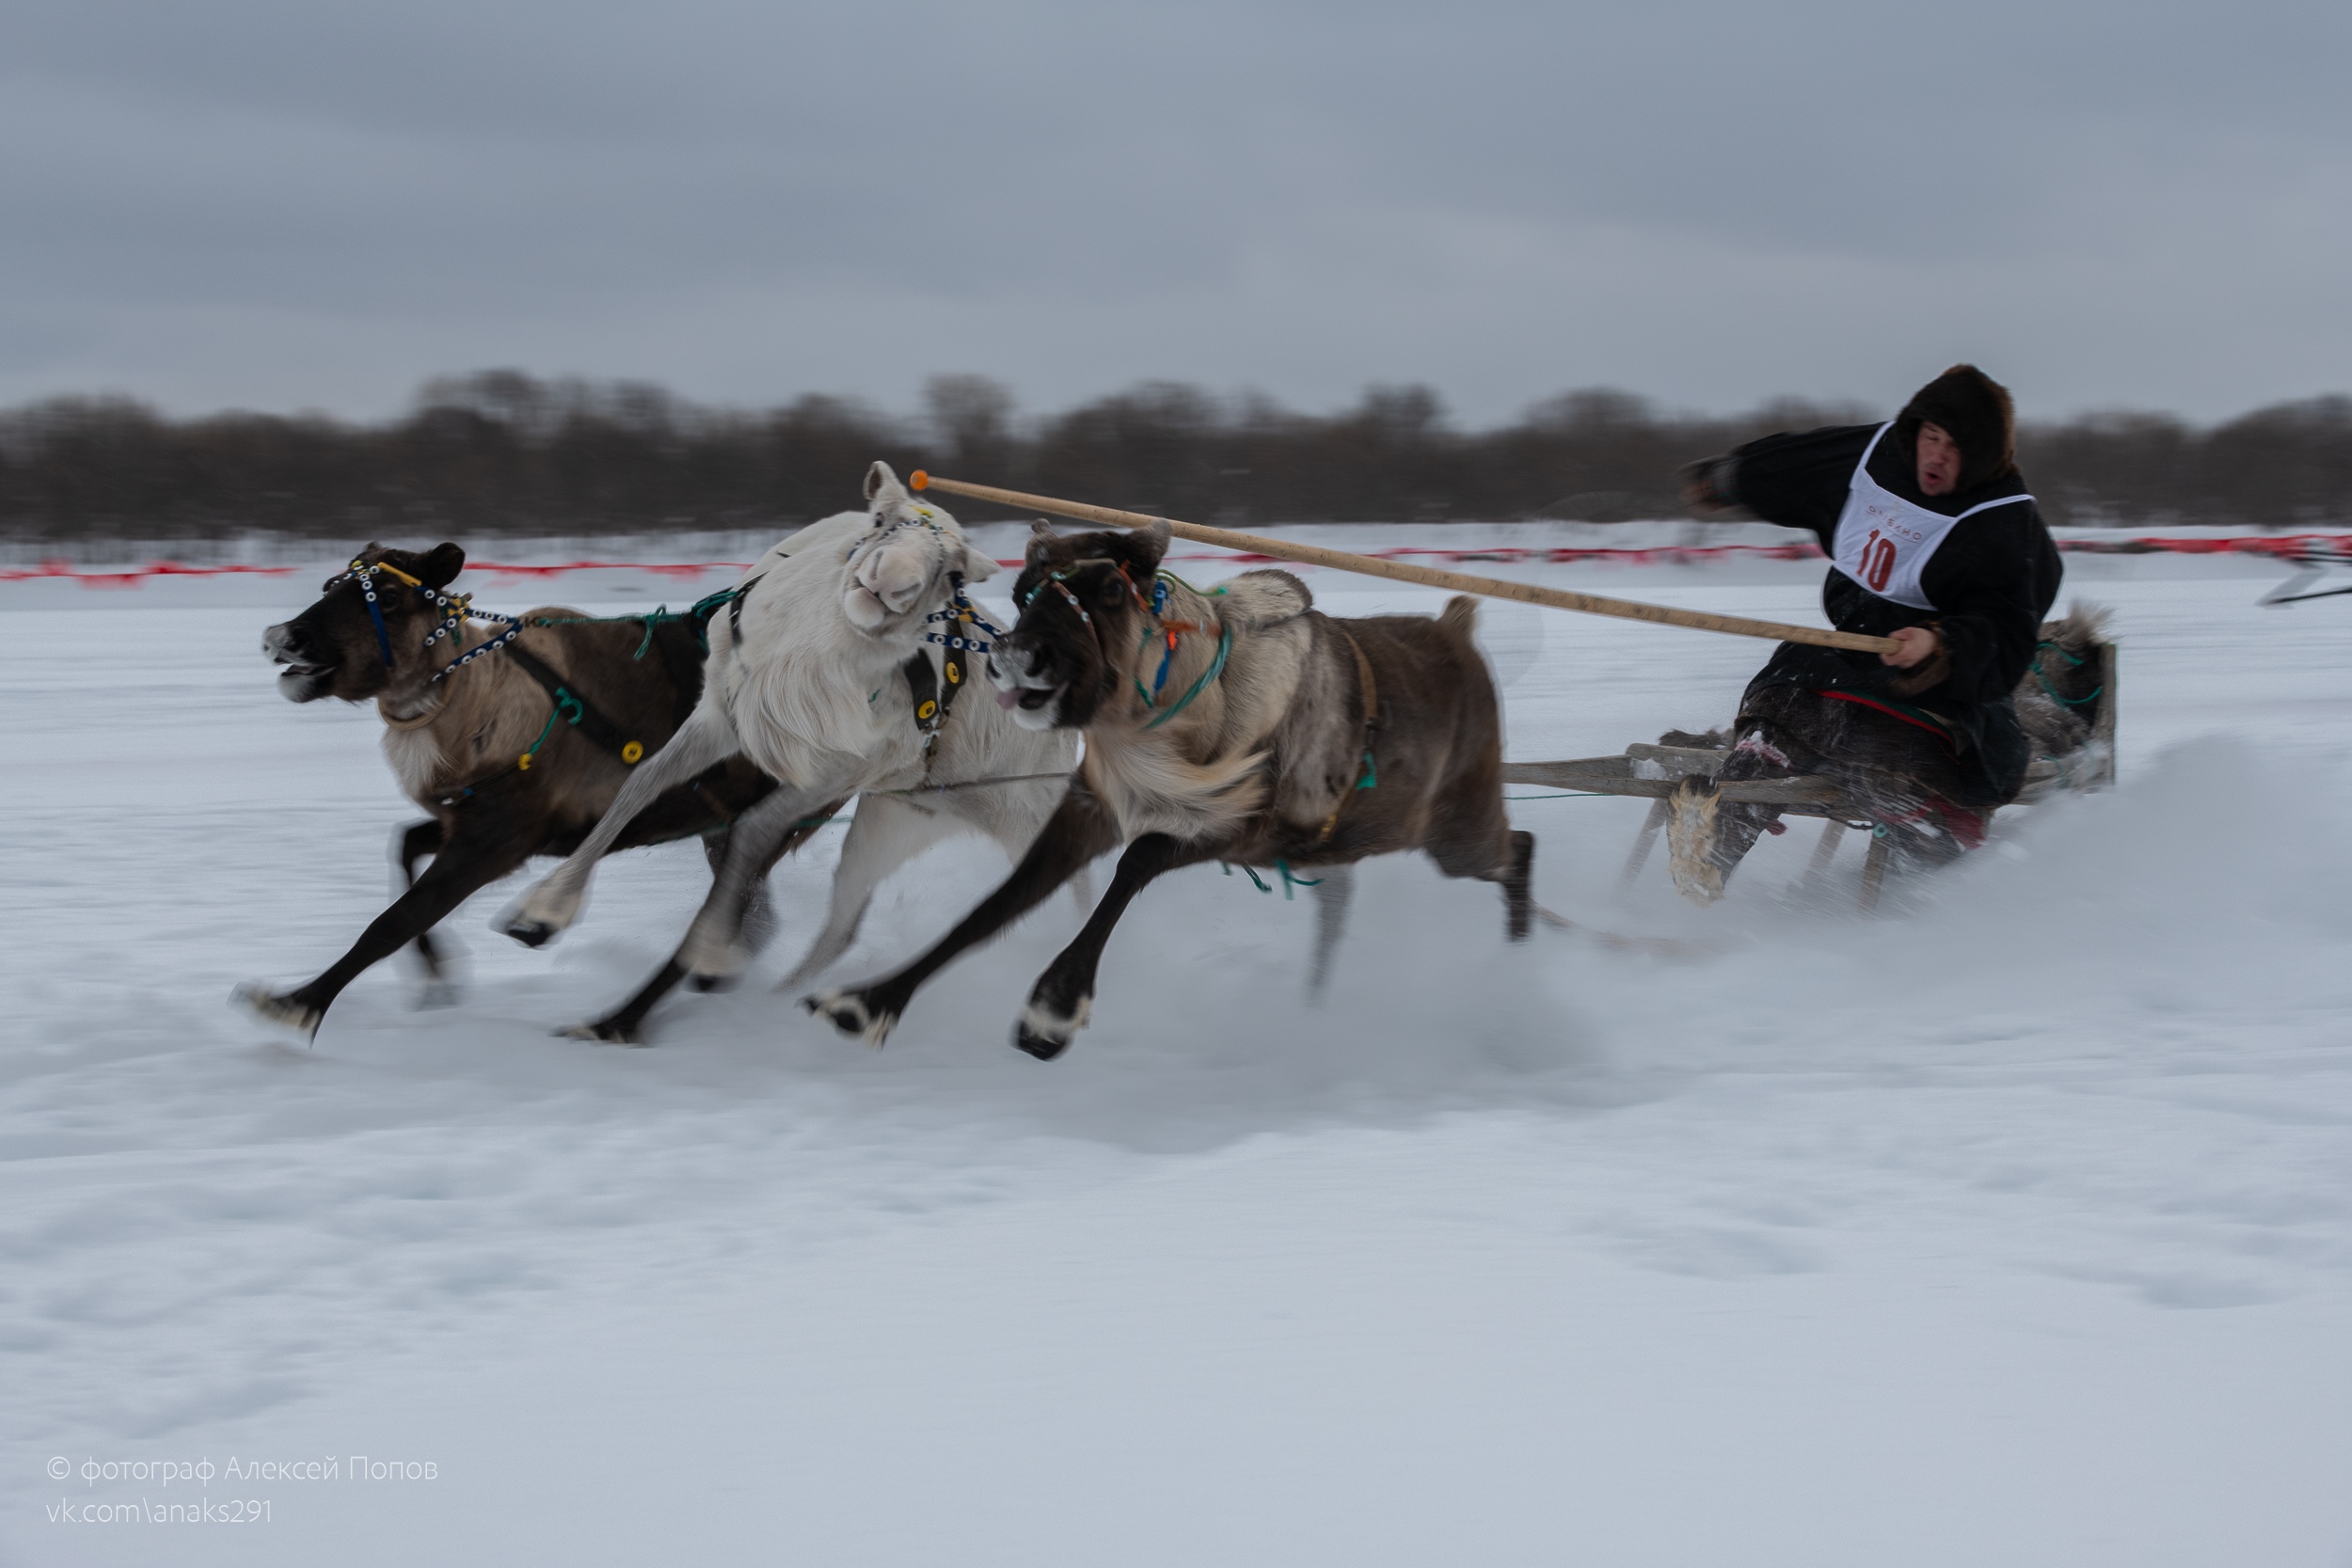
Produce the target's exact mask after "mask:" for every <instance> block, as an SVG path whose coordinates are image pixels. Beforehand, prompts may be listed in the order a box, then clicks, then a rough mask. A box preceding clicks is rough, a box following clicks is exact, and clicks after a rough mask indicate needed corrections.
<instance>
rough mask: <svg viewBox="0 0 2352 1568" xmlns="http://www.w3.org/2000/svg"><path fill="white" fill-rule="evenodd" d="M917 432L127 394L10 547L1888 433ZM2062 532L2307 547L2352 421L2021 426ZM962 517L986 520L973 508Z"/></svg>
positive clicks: (1192, 479)
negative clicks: (2081, 527)
mask: <svg viewBox="0 0 2352 1568" xmlns="http://www.w3.org/2000/svg"><path fill="white" fill-rule="evenodd" d="M925 402H926V408H925V412H924V413H923V414H922V415H921V416H920V417H917V418H914V419H901V418H894V417H891V416H889V415H887V414H884V413H882V412H880V411H878V410H875V409H873V408H870V407H867V406H866V405H863V404H856V403H850V402H844V401H841V400H838V399H834V398H824V397H804V398H802V399H801V400H800V401H799V402H797V403H793V404H788V405H787V406H784V407H781V408H776V409H772V410H769V411H766V412H759V413H750V412H740V411H726V410H718V409H710V408H705V407H700V406H697V405H694V404H689V403H687V402H684V401H682V400H680V399H678V398H676V397H675V396H672V395H671V394H669V393H668V392H665V391H663V390H662V389H660V388H656V387H649V386H644V385H638V384H628V383H622V384H601V383H588V382H579V381H541V380H534V379H532V378H531V377H529V376H526V375H523V374H520V373H518V372H508V371H499V372H485V373H483V374H478V375H472V376H466V377H462V378H454V379H450V380H444V381H437V382H434V383H431V384H429V385H428V386H427V387H426V388H424V390H423V392H422V394H421V396H420V397H419V399H418V402H417V405H416V408H415V410H414V411H413V412H412V413H410V414H409V415H407V416H406V417H405V418H403V419H400V420H395V421H392V422H390V423H388V424H381V425H355V424H347V423H342V422H339V421H336V420H328V419H325V418H318V417H298V418H281V417H278V416H270V415H257V414H223V415H216V416H213V417H210V418H205V419H195V420H169V419H165V418H163V417H161V416H159V415H157V414H156V413H154V412H153V411H151V410H150V409H148V408H145V407H143V406H142V405H140V404H135V403H131V402H127V401H120V400H112V399H59V400H56V401H52V402H47V403H40V404H32V405H29V406H26V407H22V408H18V409H15V410H13V411H10V412H8V413H5V414H0V536H5V537H8V538H12V539H15V540H18V541H32V540H52V539H54V540H58V541H68V540H73V539H91V540H97V539H110V538H111V539H160V538H222V537H227V536H230V535H234V534H238V533H244V532H248V531H262V532H271V533H287V534H298V535H315V536H325V537H332V538H336V539H351V540H355V541H356V540H358V539H361V538H365V537H368V536H382V537H385V538H387V539H389V538H395V537H399V538H416V537H419V536H421V535H424V534H436V535H449V536H453V537H458V538H467V537H478V536H481V535H485V534H500V533H506V534H532V535H548V534H561V535H576V534H583V533H599V532H628V533H640V534H642V533H648V532H660V531H671V530H677V531H695V532H709V531H736V530H755V529H767V528H779V529H780V528H783V527H785V526H787V525H791V524H796V523H799V522H802V521H805V520H807V519H809V518H812V517H818V516H822V515H826V514H828V513H832V512H836V511H840V510H842V509H843V508H845V507H850V506H855V505H858V504H859V502H860V491H859V485H860V482H861V479H862V476H863V475H864V472H865V469H866V464H867V463H868V462H869V461H871V460H872V459H874V458H877V457H880V458H883V459H886V460H888V461H889V462H890V463H891V464H892V465H893V466H894V467H897V468H898V470H899V472H900V473H901V474H904V473H906V472H907V471H909V470H911V469H913V468H914V467H931V468H935V469H937V470H938V471H940V472H942V473H946V474H951V475H954V476H957V477H960V478H967V479H973V480H977V481H980V482H983V483H996V484H1002V485H1007V486H1009V487H1011V488H1014V489H1024V490H1035V491H1041V492H1043V493H1046V494H1049V495H1060V496H1068V497H1073V498H1078V499H1087V500H1091V501H1095V502H1099V503H1102V504H1104V505H1112V506H1124V507H1130V508H1133V509H1136V510H1138V511H1146V512H1153V513H1160V514H1164V515H1172V516H1180V517H1189V518H1192V519H1194V520H1196V521H1202V522H1221V523H1226V524H1229V525H1239V524H1249V523H1257V524H1269V523H1276V522H1311V521H1400V522H1401V521H1422V522H1427V521H1439V520H1446V519H1482V520H1502V519H1512V518H1523V517H1537V516H1543V517H1562V518H1575V519H1585V520H1591V521H1597V522H1610V521H1617V520H1622V519H1628V518H1638V517H1669V516H1677V515H1681V514H1682V508H1681V507H1680V505H1679V503H1678V501H1677V498H1676V490H1677V480H1676V469H1677V467H1678V466H1679V465H1681V464H1682V463H1684V462H1687V461H1689V460H1690V459H1692V458H1695V457H1700V456H1704V455H1707V454H1709V453H1712V452H1718V451H1723V450H1724V449H1725V448H1727V447H1730V446H1733V445H1736V444H1737V443H1739V442H1740V441H1744V440H1747V439H1749V438H1751V437H1753V436H1758V435H1763V434H1766V433H1768V432H1771V431H1774V430H1788V429H1804V428H1807V427H1810V426H1814V425H1820V424H1830V423H1842V422H1851V421H1855V420H1864V419H1867V418H1870V417H1872V414H1871V411H1870V410H1868V409H1865V408H1860V407H1853V406H1837V407H1824V406H1817V405H1808V404H1801V403H1795V402H1784V403H1778V404H1768V405H1766V406H1764V407H1762V408H1759V409H1757V410H1756V411H1755V412H1753V413H1751V414H1746V415H1742V416H1740V417H1736V418H1725V419H1718V418H1703V417H1694V416H1687V415H1674V414H1665V413H1661V412H1660V411H1658V410H1657V409H1655V408H1653V407H1652V406H1651V405H1650V404H1647V403H1645V402H1644V401H1643V400H1642V399H1640V398H1637V397H1633V396H1630V395H1629V394H1626V393H1623V392H1615V391H1607V390H1595V391H1579V392H1568V393H1564V394H1562V395H1561V396H1559V397H1557V398H1553V399H1551V400H1549V401H1548V402H1545V403H1542V404H1537V405H1536V406H1534V407H1533V408H1531V409H1530V410H1528V412H1527V413H1526V415H1525V416H1524V417H1522V418H1521V419H1520V420H1518V422H1517V423H1515V424H1511V425H1507V426H1504V427H1502V428H1500V429H1494V430H1486V431H1475V432H1466V431H1461V430H1457V429H1455V428H1454V427H1453V426H1452V425H1451V424H1450V423H1449V422H1448V420H1446V418H1445V414H1444V410H1443V408H1442V407H1441V405H1440V404H1439V403H1438V399H1437V398H1436V396H1435V395H1434V394H1432V393H1431V392H1429V391H1427V390H1426V389H1424V388H1415V387H1405V388H1374V389H1373V390H1371V391H1370V392H1368V393H1366V395H1365V396H1364V398H1363V400H1362V402H1361V403H1360V404H1358V405H1357V406H1356V407H1354V408H1352V409H1349V410H1347V411H1345V412H1343V413H1339V414H1334V415H1328V416H1319V415H1308V414H1299V413H1295V412H1292V411H1290V410H1287V409H1284V408H1281V407H1279V406H1278V405H1276V404H1272V403H1270V402H1267V401H1264V400H1263V399H1254V398H1242V399H1221V398H1217V397H1215V396H1212V395H1211V394H1209V393H1206V392H1203V391H1201V390H1200V389H1198V388H1192V387H1186V386H1181V385H1174V384H1168V383H1152V384H1147V385H1144V386H1141V387H1137V388H1134V389H1132V390H1129V391H1126V392H1121V393H1120V394H1118V395H1117V396H1113V397H1107V398H1104V399H1102V400H1100V401H1099V402H1095V403H1090V404H1085V405H1084V406H1081V407H1078V408H1073V409H1071V410H1069V411H1068V412H1065V413H1061V414H1057V415H1052V416H1046V417H1041V418H1033V419H1024V418H1020V417H1018V416H1017V414H1016V410H1015V406H1014V403H1013V399H1012V397H1011V395H1010V394H1009V392H1007V391H1006V389H1005V388H1002V387H1000V386H998V385H997V384H996V383H993V382H992V381H989V380H986V379H985V378H982V377H978V376H943V377H940V378H938V379H936V380H934V381H933V382H932V383H931V384H930V388H929V389H928V392H927V395H926V400H925ZM2019 448H2020V450H2019V459H2020V463H2021V466H2022V467H2024V469H2025V471H2026V477H2027V478H2028V480H2029V481H2030V482H2031V483H2032V484H2033V487H2034V490H2035V492H2036V493H2037V494H2038V495H2039V496H2040V497H2041V499H2042V507H2043V510H2044V512H2045V513H2046V514H2047V515H2048V516H2049V517H2050V519H2051V520H2052V521H2053V522H2060V523H2073V524H2088V525H2115V526H2126V525H2139V526H2146V525H2152V524H2164V523H2175V522H2194V523H2249V524H2255V525H2259V526H2262V527H2265V528H2293V527H2306V526H2311V525H2313V524H2322V523H2341V522H2344V521H2345V520H2347V519H2352V399H2347V398H2342V397H2336V398H2322V399H2315V400H2312V401H2309V402H2303V403H2293V404H2280V405H2278V406H2276V407H2271V408H2265V409H2262V410H2259V411H2257V412H2255V413H2251V414H2249V415H2246V416H2245V417H2243V418H2241V419H2237V420H2231V421H2229V422H2228V423H2225V424H2221V425H2217V426H2214V427H2211V428H2206V429H2200V428H2197V427H2194V426H2191V425H2189V424H2186V423H2185V422H2183V421H2182V420H2176V419H2172V418H2170V417H2168V416H2165V415H2157V414H2118V415H2102V416H2095V417H2090V418H2084V419H2077V420H2070V421H2067V422H2064V423H2058V424H2039V425H2031V426H2028V427H2026V429H2025V430H2023V431H2022V432H2021V433H2020V442H2019ZM956 510H957V511H958V513H959V515H964V516H967V517H970V518H976V519H977V518H982V517H986V516H988V515H992V514H991V513H990V511H989V510H988V509H986V508H981V507H977V506H973V505H970V504H967V503H958V504H957V507H956Z"/></svg>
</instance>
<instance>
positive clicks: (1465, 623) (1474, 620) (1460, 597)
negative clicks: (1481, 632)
mask: <svg viewBox="0 0 2352 1568" xmlns="http://www.w3.org/2000/svg"><path fill="white" fill-rule="evenodd" d="M1438 625H1439V626H1443V627H1445V629H1446V630H1448V631H1450V632H1452V633H1453V634H1454V636H1456V637H1459V638H1463V639H1465V640H1467V639H1468V638H1469V637H1470V633H1472V632H1474V631H1476V630H1477V629H1478V600H1477V597H1476V596H1475V595H1473V594H1454V597H1452V598H1450V599H1448V600H1446V602H1445V608H1444V609H1443V610H1439V611H1438Z"/></svg>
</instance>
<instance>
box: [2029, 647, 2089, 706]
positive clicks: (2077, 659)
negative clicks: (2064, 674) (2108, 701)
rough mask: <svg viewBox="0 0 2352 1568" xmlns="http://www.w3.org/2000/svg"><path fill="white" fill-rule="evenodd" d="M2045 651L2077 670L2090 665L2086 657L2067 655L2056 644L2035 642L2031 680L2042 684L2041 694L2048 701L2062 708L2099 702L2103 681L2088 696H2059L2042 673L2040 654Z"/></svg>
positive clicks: (2064, 650)
mask: <svg viewBox="0 0 2352 1568" xmlns="http://www.w3.org/2000/svg"><path fill="white" fill-rule="evenodd" d="M2045 649H2047V650H2049V651H2050V652H2053V653H2056V654H2057V655H2058V657H2060V658H2062V659H2064V660H2066V662H2067V663H2068V664H2070V665H2072V666H2074V668H2075V669H2077V670H2079V669H2081V668H2082V667H2083V666H2084V665H2086V664H2088V663H2090V659H2089V658H2088V657H2082V656H2079V655H2076V654H2072V653H2069V652H2068V651H2067V650H2066V649H2064V648H2061V647H2059V646H2058V644H2057V643H2056V642H2037V643H2036V644H2034V650H2033V651H2034V660H2033V678H2034V679H2035V680H2038V681H2040V682H2041V683H2042V691H2043V693H2044V694H2045V695H2047V696H2048V697H2049V699H2050V701H2052V702H2054V703H2057V704H2058V705H2060V706H2063V707H2081V706H2082V705H2084V704H2086V703H2095V702H2097V701H2098V700H2099V694H2100V693H2101V692H2103V691H2105V690H2106V682H2104V681H2102V682H2101V683H2100V684H2099V685H2097V686H2094V687H2092V688H2091V689H2090V694H2089V695H2088V696H2082V697H2061V696H2059V695H2058V688H2057V687H2055V686H2052V685H2051V684H2050V677H2049V676H2048V675H2047V674H2045V673H2042V652H2043V650H2045Z"/></svg>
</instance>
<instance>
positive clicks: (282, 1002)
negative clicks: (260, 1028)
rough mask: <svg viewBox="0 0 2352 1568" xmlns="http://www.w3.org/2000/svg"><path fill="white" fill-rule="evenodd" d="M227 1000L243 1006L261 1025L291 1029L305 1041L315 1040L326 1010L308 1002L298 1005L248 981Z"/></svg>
mask: <svg viewBox="0 0 2352 1568" xmlns="http://www.w3.org/2000/svg"><path fill="white" fill-rule="evenodd" d="M230 1001H231V1002H233V1003H238V1004H242V1005H243V1006H245V1007H246V1009H248V1010H249V1011H250V1012H252V1014H253V1015H254V1016H255V1017H256V1018H258V1019H260V1020H261V1021H262V1022H264V1023H272V1024H276V1025H277V1026H278V1028H281V1029H291V1030H293V1031H294V1032H295V1033H296V1034H299V1035H300V1036H301V1037H303V1038H304V1039H305V1040H306V1041H307V1040H311V1039H315V1038H317V1037H318V1032H319V1024H320V1022H322V1021H324V1020H325V1019H326V1008H324V1007H318V1006H311V1005H310V1003H308V1002H297V1001H295V1000H294V997H293V996H291V995H287V996H280V995H278V993H277V992H276V991H274V990H270V989H269V988H268V987H267V986H265V985H263V984H262V983H261V982H260V981H259V980H247V981H246V983H245V984H244V985H241V986H239V987H238V988H237V989H236V990H234V991H232V992H231V993H230Z"/></svg>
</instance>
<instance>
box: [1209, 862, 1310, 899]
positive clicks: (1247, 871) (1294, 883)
mask: <svg viewBox="0 0 2352 1568" xmlns="http://www.w3.org/2000/svg"><path fill="white" fill-rule="evenodd" d="M1217 864H1218V865H1219V866H1222V867H1223V868H1224V871H1225V875H1227V876H1228V877H1230V876H1232V874H1233V868H1232V865H1231V864H1229V863H1226V862H1224V861H1219V862H1217ZM1274 869H1275V871H1276V873H1277V874H1278V875H1279V876H1280V877H1281V879H1282V899H1283V902H1285V903H1289V902H1291V901H1292V900H1293V899H1294V897H1295V895H1294V894H1293V893H1292V891H1291V890H1292V889H1293V888H1302V887H1321V886H1322V885H1323V879H1322V878H1320V877H1301V876H1300V875H1298V874H1297V873H1296V872H1295V871H1293V870H1292V869H1291V863H1290V862H1288V861H1286V860H1277V861H1276V862H1275V863H1274ZM1241 870H1242V875H1243V876H1245V877H1248V879H1249V881H1250V885H1251V886H1253V887H1255V888H1256V889H1257V890H1258V891H1259V892H1260V893H1272V892H1273V891H1274V889H1273V888H1272V887H1271V886H1269V885H1268V884H1267V883H1266V882H1265V880H1264V879H1262V878H1261V877H1260V876H1259V875H1258V873H1257V872H1256V871H1254V870H1252V869H1251V868H1250V867H1248V866H1247V865H1245V866H1243V867H1242V868H1241Z"/></svg>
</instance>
